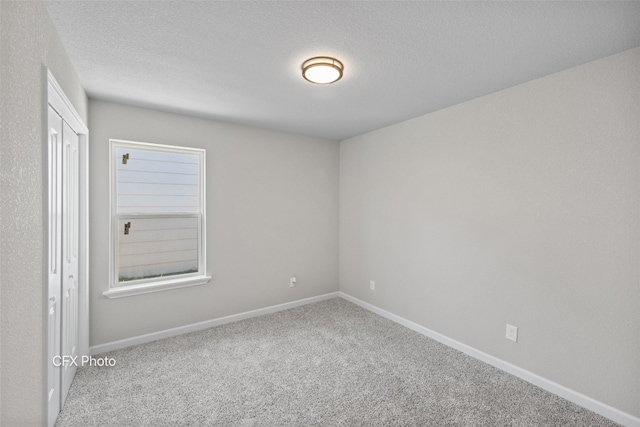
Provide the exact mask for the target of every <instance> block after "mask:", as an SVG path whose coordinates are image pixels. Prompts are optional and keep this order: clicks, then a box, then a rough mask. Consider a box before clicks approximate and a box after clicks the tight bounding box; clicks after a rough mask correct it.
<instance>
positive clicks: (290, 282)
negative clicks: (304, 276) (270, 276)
mask: <svg viewBox="0 0 640 427" xmlns="http://www.w3.org/2000/svg"><path fill="white" fill-rule="evenodd" d="M296 281H297V279H296V276H292V277H291V278H290V279H289V287H290V288H293V287H294V286H295V285H296Z"/></svg>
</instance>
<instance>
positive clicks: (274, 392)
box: [56, 298, 615, 427]
mask: <svg viewBox="0 0 640 427" xmlns="http://www.w3.org/2000/svg"><path fill="white" fill-rule="evenodd" d="M106 355H107V356H109V357H113V358H115V359H116V363H117V364H116V366H115V367H103V368H96V367H93V368H86V367H85V368H82V369H79V370H78V373H77V375H76V378H75V380H74V382H73V385H72V386H71V390H70V392H69V396H68V398H67V402H66V404H65V406H64V408H63V410H62V412H61V413H60V416H59V418H58V422H57V424H56V425H57V426H60V427H62V426H94V425H95V426H127V425H135V426H139V425H145V426H183V425H184V426H186V425H190V426H199V425H203V426H204V425H215V426H254V425H255V426H363V425H366V426H380V425H385V426H386V425H389V426H396V425H397V426H613V425H615V424H614V423H612V422H610V421H608V420H606V419H604V418H602V417H600V416H599V415H596V414H594V413H593V412H590V411H587V410H585V409H582V408H580V407H578V406H576V405H574V404H572V403H570V402H568V401H566V400H564V399H561V398H559V397H557V396H555V395H552V394H550V393H548V392H546V391H544V390H542V389H540V388H538V387H535V386H533V385H531V384H529V383H526V382H524V381H522V380H520V379H518V378H516V377H514V376H512V375H509V374H507V373H504V372H502V371H500V370H498V369H496V368H493V367H492V366H489V365H487V364H485V363H483V362H480V361H477V360H475V359H473V358H470V357H468V356H466V355H464V354H463V353H460V352H458V351H456V350H453V349H451V348H448V347H446V346H444V345H442V344H440V343H438V342H436V341H433V340H431V339H429V338H426V337H424V336H422V335H420V334H418V333H416V332H413V331H411V330H410V329H407V328H405V327H403V326H400V325H397V324H395V323H393V322H391V321H389V320H387V319H385V318H382V317H380V316H377V315H375V314H373V313H370V312H368V311H366V310H364V309H362V308H360V307H358V306H356V305H354V304H351V303H349V302H347V301H345V300H343V299H340V298H336V299H332V300H328V301H323V302H319V303H315V304H310V305H306V306H303V307H298V308H294V309H291V310H287V311H283V312H279V313H275V314H270V315H266V316H262V317H258V318H253V319H249V320H244V321H240V322H236V323H232V324H228V325H224V326H219V327H216V328H211V329H207V330H204V331H200V332H194V333H190V334H186V335H182V336H179V337H174V338H169V339H165V340H160V341H155V342H152V343H148V344H144V345H140V346H137V347H131V348H127V349H123V350H119V351H114V352H111V353H108V354H106Z"/></svg>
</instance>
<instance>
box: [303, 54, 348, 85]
mask: <svg viewBox="0 0 640 427" xmlns="http://www.w3.org/2000/svg"><path fill="white" fill-rule="evenodd" d="M343 70H344V65H342V62H340V61H338V60H337V59H335V58H331V57H329V56H316V57H314V58H311V59H307V60H306V61H304V62H303V63H302V77H304V78H305V80H307V81H309V82H311V83H316V84H321V85H323V84H329V83H333V82H337V81H338V80H340V79H341V78H342V71H343Z"/></svg>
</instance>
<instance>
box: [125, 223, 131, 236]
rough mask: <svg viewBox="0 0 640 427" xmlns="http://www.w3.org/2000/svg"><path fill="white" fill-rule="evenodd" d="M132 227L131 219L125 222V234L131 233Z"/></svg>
mask: <svg viewBox="0 0 640 427" xmlns="http://www.w3.org/2000/svg"><path fill="white" fill-rule="evenodd" d="M130 228H131V221H129V222H127V223H125V224H124V234H129V229H130Z"/></svg>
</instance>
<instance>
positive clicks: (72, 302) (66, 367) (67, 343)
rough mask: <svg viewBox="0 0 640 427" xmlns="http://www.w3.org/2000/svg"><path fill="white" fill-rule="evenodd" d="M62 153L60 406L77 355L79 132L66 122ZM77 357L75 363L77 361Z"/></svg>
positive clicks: (75, 368) (67, 389)
mask: <svg viewBox="0 0 640 427" xmlns="http://www.w3.org/2000/svg"><path fill="white" fill-rule="evenodd" d="M62 136H63V144H62V145H63V155H62V254H63V256H62V294H61V295H62V305H61V309H62V312H61V313H62V316H61V317H62V354H63V355H64V356H67V357H68V358H67V359H66V360H65V363H64V364H63V366H62V385H61V387H62V388H61V397H60V407H61V408H62V406H63V405H64V401H65V400H66V398H67V393H68V392H69V388H70V387H71V382H72V381H73V376H74V375H75V373H76V370H77V365H76V363H79V362H78V361H77V357H78V215H79V211H78V196H79V182H78V178H79V174H78V166H79V164H78V135H76V134H75V132H73V130H71V128H70V127H69V125H68V124H67V123H66V122H63V131H62ZM74 361H75V363H74Z"/></svg>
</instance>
